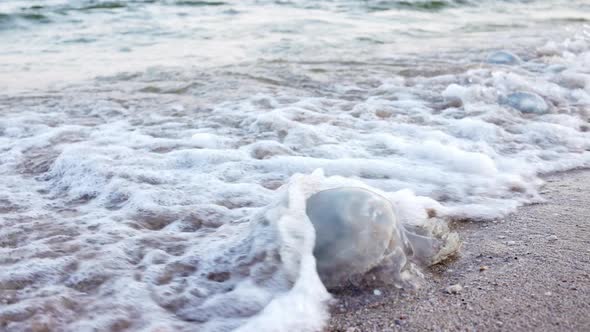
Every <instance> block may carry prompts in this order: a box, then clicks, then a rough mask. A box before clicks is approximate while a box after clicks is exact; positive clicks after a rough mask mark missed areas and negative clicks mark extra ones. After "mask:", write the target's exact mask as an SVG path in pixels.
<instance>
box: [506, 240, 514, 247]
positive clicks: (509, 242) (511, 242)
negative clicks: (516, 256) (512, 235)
mask: <svg viewBox="0 0 590 332" xmlns="http://www.w3.org/2000/svg"><path fill="white" fill-rule="evenodd" d="M506 245H508V246H513V245H516V242H515V241H506Z"/></svg>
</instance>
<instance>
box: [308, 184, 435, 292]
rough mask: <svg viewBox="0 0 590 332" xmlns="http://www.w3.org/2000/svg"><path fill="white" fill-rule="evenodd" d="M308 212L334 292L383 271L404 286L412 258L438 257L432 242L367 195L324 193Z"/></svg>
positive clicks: (321, 268) (323, 274) (322, 270)
mask: <svg viewBox="0 0 590 332" xmlns="http://www.w3.org/2000/svg"><path fill="white" fill-rule="evenodd" d="M306 212H307V215H308V217H309V219H310V220H311V222H312V224H313V225H314V227H315V230H316V241H315V247H314V252H313V253H314V256H315V257H316V260H317V270H318V274H319V275H320V278H321V279H322V281H323V282H324V284H325V285H326V286H327V287H329V288H330V287H335V286H338V285H342V284H343V283H345V282H346V281H347V280H350V279H351V278H353V277H356V276H359V275H362V274H364V273H366V272H368V271H369V270H371V269H373V268H375V267H378V266H380V267H381V266H386V267H387V269H388V271H390V277H391V278H392V280H394V281H395V280H401V279H403V278H402V270H403V269H404V268H405V266H406V263H407V257H413V258H415V260H427V259H428V258H430V257H432V256H433V255H434V254H435V253H436V252H435V248H434V247H435V242H434V241H433V240H432V239H431V238H428V237H423V236H420V235H417V234H413V233H410V232H408V231H406V230H405V229H404V228H403V226H401V225H400V224H399V223H398V221H397V220H396V216H395V213H394V210H393V207H392V205H391V203H390V202H389V201H388V200H387V199H386V198H384V197H382V196H380V195H378V194H376V193H373V192H371V191H368V190H365V189H361V188H336V189H329V190H324V191H320V192H318V193H316V194H314V195H312V196H311V197H310V198H309V199H308V200H307V208H306Z"/></svg>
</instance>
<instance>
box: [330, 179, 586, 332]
mask: <svg viewBox="0 0 590 332" xmlns="http://www.w3.org/2000/svg"><path fill="white" fill-rule="evenodd" d="M545 179H546V181H547V183H546V185H545V187H544V188H543V191H542V193H543V194H544V197H545V198H546V199H547V203H544V204H536V205H531V206H525V207H523V208H521V209H519V211H518V212H517V213H516V214H514V215H512V216H510V217H508V218H506V219H505V220H500V221H497V222H485V223H481V222H480V223H475V222H462V223H458V224H456V225H455V228H456V231H457V232H459V234H460V235H461V237H462V238H463V240H464V242H465V243H464V246H463V248H462V252H461V254H460V256H459V257H457V258H455V259H454V260H452V261H449V262H446V263H444V264H439V265H437V266H434V267H432V268H429V269H427V270H426V271H424V274H425V279H426V281H425V283H424V285H423V286H422V288H420V289H419V290H417V291H403V290H398V289H394V288H391V289H387V288H379V291H377V292H376V293H377V294H379V292H381V294H380V295H375V294H374V289H356V290H353V289H348V290H346V291H341V292H340V293H339V294H336V303H335V305H334V306H333V312H332V320H331V321H330V325H329V327H328V329H327V331H348V332H350V331H398V330H404V331H590V218H589V214H590V171H589V170H580V171H573V172H567V173H560V174H553V175H550V176H547V177H546V178H545ZM456 284H459V285H461V287H462V289H461V290H460V291H458V293H449V292H448V291H447V288H448V287H449V286H451V285H456Z"/></svg>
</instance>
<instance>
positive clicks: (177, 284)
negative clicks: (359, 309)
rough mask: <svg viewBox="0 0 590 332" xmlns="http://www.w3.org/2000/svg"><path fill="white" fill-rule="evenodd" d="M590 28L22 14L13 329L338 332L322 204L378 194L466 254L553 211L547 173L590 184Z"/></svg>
mask: <svg viewBox="0 0 590 332" xmlns="http://www.w3.org/2000/svg"><path fill="white" fill-rule="evenodd" d="M588 22H590V5H589V4H588V3H587V2H586V1H561V0H555V1H541V0H538V1H508V0H507V1H492V0H487V1H485V0H484V1H468V0H464V1H458V0H456V1H451V0H447V1H395V0H390V1H371V0H367V1H352V0H332V1H311V0H296V1H264V0H260V1H255V0H245V1H213V0H210V1H172V0H170V1H165V0H162V1H157V0H151V1H147V0H146V1H139V0H138V1H89V0H88V1H87V0H72V1H66V0H47V1H24V0H7V1H2V2H1V3H0V88H1V89H2V90H1V91H0V114H1V117H0V330H3V331H4V330H6V331H26V330H34V329H39V330H42V329H49V330H59V331H93V330H100V331H121V330H131V331H197V330H198V331H226V330H235V329H238V330H242V331H254V330H256V331H289V330H290V331H317V330H320V329H321V328H322V327H323V326H324V325H325V323H326V321H327V319H328V310H327V308H328V304H329V301H330V295H329V293H328V292H327V290H326V288H325V287H324V285H323V284H322V283H321V281H320V279H319V277H318V275H317V273H316V270H315V260H314V257H313V255H312V251H313V244H314V236H315V234H314V229H313V227H312V226H311V224H310V222H309V220H308V218H307V216H306V214H305V210H306V207H305V202H306V198H308V197H310V196H311V195H313V194H314V193H316V192H318V191H320V190H324V189H329V188H334V187H339V186H354V187H362V188H365V189H369V190H372V191H375V192H377V193H379V194H380V195H381V196H383V197H385V198H387V199H388V200H389V201H390V202H391V203H392V204H393V206H394V208H395V211H396V215H397V218H398V219H399V222H400V223H402V224H405V225H408V227H414V228H416V227H417V228H421V229H426V230H428V232H430V234H432V235H433V236H437V237H440V238H443V239H446V240H447V241H448V242H449V243H450V246H451V247H453V244H454V243H455V242H454V241H455V240H456V237H454V236H451V235H452V234H449V233H448V230H447V229H446V228H445V227H444V222H445V221H446V220H450V219H457V220H458V219H469V220H482V221H485V220H493V219H498V218H503V217H504V216H505V215H507V214H509V213H512V212H514V211H516V209H517V208H518V207H519V206H522V205H523V204H530V203H534V202H541V201H542V197H541V196H540V195H539V188H540V186H541V185H542V181H541V180H540V179H539V176H540V175H542V174H546V173H550V172H555V171H565V170H570V169H574V168H580V167H588V166H590V123H589V112H590V111H589V110H590V70H589V68H590V27H589V26H588ZM499 50H504V51H507V52H510V53H512V54H514V55H516V56H517V57H518V58H519V59H520V61H518V62H515V63H510V64H501V63H495V62H494V61H490V59H493V57H492V58H491V57H490V55H492V54H494V52H497V51H499ZM523 96H524V97H523ZM526 96H532V97H530V98H529V97H526ZM441 225H442V226H441ZM454 248H456V247H454ZM447 249H448V248H447ZM451 249H452V248H451ZM425 282H428V280H426V281H425Z"/></svg>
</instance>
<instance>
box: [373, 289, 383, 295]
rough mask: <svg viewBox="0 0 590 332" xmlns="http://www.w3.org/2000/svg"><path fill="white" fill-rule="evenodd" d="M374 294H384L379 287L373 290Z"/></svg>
mask: <svg viewBox="0 0 590 332" xmlns="http://www.w3.org/2000/svg"><path fill="white" fill-rule="evenodd" d="M373 294H374V295H375V296H381V294H383V293H381V291H380V290H378V289H374V290H373Z"/></svg>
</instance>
